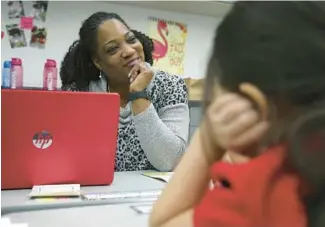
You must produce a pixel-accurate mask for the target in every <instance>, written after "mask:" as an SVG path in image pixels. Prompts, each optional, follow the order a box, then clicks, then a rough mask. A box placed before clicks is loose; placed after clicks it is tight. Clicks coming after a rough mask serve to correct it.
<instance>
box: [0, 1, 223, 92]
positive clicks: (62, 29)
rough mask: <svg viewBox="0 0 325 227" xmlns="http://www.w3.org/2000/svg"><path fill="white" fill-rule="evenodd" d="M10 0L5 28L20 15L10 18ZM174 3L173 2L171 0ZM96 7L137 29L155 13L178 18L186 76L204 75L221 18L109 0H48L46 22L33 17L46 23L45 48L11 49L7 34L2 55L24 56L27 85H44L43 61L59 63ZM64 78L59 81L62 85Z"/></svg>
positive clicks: (26, 4)
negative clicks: (185, 29)
mask: <svg viewBox="0 0 325 227" xmlns="http://www.w3.org/2000/svg"><path fill="white" fill-rule="evenodd" d="M6 3H7V2H4V1H1V26H2V31H5V30H6V28H5V25H6V24H13V23H18V24H19V21H20V20H19V19H9V18H8V14H7V10H8V7H7V4H6ZM23 4H24V9H25V15H27V16H28V15H29V12H31V9H32V2H31V1H23ZM171 4H172V2H171ZM97 11H107V12H116V13H118V14H120V15H121V16H122V18H124V19H125V20H126V22H127V23H128V24H129V25H130V26H131V27H132V28H134V29H138V30H140V31H143V32H146V31H147V29H148V21H147V18H148V17H149V16H155V17H159V18H163V19H168V20H175V21H179V22H182V23H185V24H187V26H188V37H187V41H186V48H185V59H184V70H185V72H184V77H192V78H202V77H204V75H205V71H206V66H207V60H208V58H209V55H210V49H211V46H212V39H213V38H214V32H215V29H216V27H217V24H218V23H219V21H220V20H219V19H216V18H211V17H204V16H199V15H191V14H184V13H175V12H167V11H158V10H150V9H143V8H136V7H133V6H125V5H118V4H112V3H110V2H97V1H87V2H84V1H82V2H75V1H67V2H62V1H61V2H59V1H55V2H52V1H51V2H49V6H48V13H47V17H46V21H45V22H44V23H42V22H40V21H36V20H35V21H34V24H35V25H39V26H45V27H46V28H47V31H48V38H47V43H46V48H45V49H37V48H31V47H23V48H15V49H11V48H10V44H9V40H8V36H7V34H5V37H4V38H3V39H2V42H1V43H2V46H1V59H2V62H3V61H4V60H7V59H10V58H11V57H19V58H22V59H23V66H24V86H32V87H41V86H42V73H43V67H44V63H45V61H46V59H47V58H51V59H55V60H56V61H57V62H58V63H59V65H58V67H60V62H61V60H62V59H63V56H64V54H65V53H66V51H67V50H68V48H69V46H70V45H71V43H72V42H73V41H74V40H76V39H77V38H78V31H79V28H80V25H81V22H82V21H83V20H84V19H85V18H87V17H88V16H90V15H91V14H92V13H94V12H97ZM25 35H26V38H27V42H29V40H30V31H29V30H25ZM60 85H61V82H60V81H59V86H60Z"/></svg>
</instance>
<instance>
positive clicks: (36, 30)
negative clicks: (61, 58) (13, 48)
mask: <svg viewBox="0 0 325 227" xmlns="http://www.w3.org/2000/svg"><path fill="white" fill-rule="evenodd" d="M46 37H47V31H46V28H44V27H37V26H34V27H33V28H32V34H31V38H30V44H29V46H30V47H34V48H41V49H43V48H45V44H46Z"/></svg>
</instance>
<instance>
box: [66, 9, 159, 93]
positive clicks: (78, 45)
mask: <svg viewBox="0 0 325 227" xmlns="http://www.w3.org/2000/svg"><path fill="white" fill-rule="evenodd" d="M110 19H116V20H119V21H120V22H122V23H123V24H124V25H125V26H126V27H127V28H130V27H129V26H128V25H127V24H126V23H125V21H124V20H123V19H122V18H121V17H120V16H119V15H118V14H115V13H106V12H97V13H94V14H92V15H91V16H90V17H88V18H87V19H86V20H85V21H84V22H83V23H82V26H81V28H80V30H79V40H77V41H75V42H73V44H72V45H71V46H70V48H69V50H68V52H67V53H66V54H65V56H64V59H63V61H62V63H61V69H60V77H61V81H62V86H67V85H70V84H72V83H75V85H76V87H77V88H78V89H85V88H87V87H88V85H89V82H90V81H93V80H98V79H99V76H100V71H99V70H98V69H97V68H96V66H95V65H94V63H93V61H92V56H93V54H94V52H95V50H96V47H97V43H96V40H97V29H98V28H99V26H100V25H101V24H102V23H103V22H105V21H106V20H110ZM131 31H132V32H133V33H134V35H135V37H136V38H137V39H138V40H139V41H140V42H141V44H142V46H143V52H144V57H145V61H146V62H148V63H149V64H150V65H152V64H153V58H152V51H153V47H154V46H153V42H152V40H151V39H150V38H149V37H148V36H146V35H145V34H144V33H142V32H140V31H136V30H131Z"/></svg>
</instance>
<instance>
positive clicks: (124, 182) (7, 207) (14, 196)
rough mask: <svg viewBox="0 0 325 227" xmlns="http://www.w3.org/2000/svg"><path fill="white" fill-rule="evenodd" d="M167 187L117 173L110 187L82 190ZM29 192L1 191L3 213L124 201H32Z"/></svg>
mask: <svg viewBox="0 0 325 227" xmlns="http://www.w3.org/2000/svg"><path fill="white" fill-rule="evenodd" d="M164 186H165V183H163V182H161V181H159V180H155V179H151V178H149V177H145V176H142V175H141V172H117V173H115V177H114V181H113V183H112V184H111V185H110V186H94V187H82V188H81V190H82V192H84V193H94V192H97V193H101V192H104V193H107V192H114V191H122V192H125V191H148V190H161V189H163V187H164ZM30 191H31V190H30V189H29V190H4V191H1V209H2V213H3V214H5V213H10V212H17V211H30V210H39V209H53V208H67V207H76V206H88V205H103V204H119V203H122V201H119V200H116V201H114V202H111V201H107V200H102V201H95V202H93V201H84V200H82V199H81V198H71V199H62V200H54V201H48V200H31V199H29V198H28V194H29V193H30ZM152 200H153V199H152V198H151V199H143V200H139V199H135V200H134V201H133V200H127V201H125V202H127V203H130V202H144V201H152Z"/></svg>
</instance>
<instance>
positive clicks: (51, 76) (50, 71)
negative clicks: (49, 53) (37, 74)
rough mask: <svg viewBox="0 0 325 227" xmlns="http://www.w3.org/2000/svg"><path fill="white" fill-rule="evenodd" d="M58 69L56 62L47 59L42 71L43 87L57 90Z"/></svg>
mask: <svg viewBox="0 0 325 227" xmlns="http://www.w3.org/2000/svg"><path fill="white" fill-rule="evenodd" d="M57 80H58V69H57V68H56V62H55V61H54V60H52V59H47V60H46V63H45V65H44V72H43V89H44V90H49V91H54V90H57Z"/></svg>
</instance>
